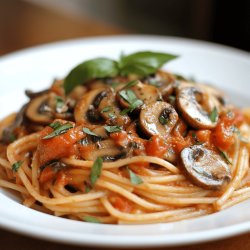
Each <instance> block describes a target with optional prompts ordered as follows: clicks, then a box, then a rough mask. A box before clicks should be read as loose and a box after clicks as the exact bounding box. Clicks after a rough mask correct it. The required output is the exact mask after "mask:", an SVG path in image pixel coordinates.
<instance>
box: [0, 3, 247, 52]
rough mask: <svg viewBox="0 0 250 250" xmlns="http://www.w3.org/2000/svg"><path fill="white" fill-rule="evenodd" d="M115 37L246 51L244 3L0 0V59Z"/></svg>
mask: <svg viewBox="0 0 250 250" xmlns="http://www.w3.org/2000/svg"><path fill="white" fill-rule="evenodd" d="M117 34H156V35H168V36H180V37H187V38H195V39H201V40H207V41H212V42H216V43H221V44H226V45H229V46H233V47H236V48H240V49H243V50H247V51H250V1H249V0H240V1H228V0H220V1H218V0H217V1H216V0H184V1H183V0H0V55H4V54H6V53H9V52H12V51H15V50H18V49H22V48H26V47H30V46H33V45H38V44H42V43H47V42H53V41H58V40H63V39H70V38H79V37H89V36H100V35H117Z"/></svg>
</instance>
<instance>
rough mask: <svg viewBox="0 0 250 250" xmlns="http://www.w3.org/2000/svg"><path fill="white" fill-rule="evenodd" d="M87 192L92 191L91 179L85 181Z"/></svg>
mask: <svg viewBox="0 0 250 250" xmlns="http://www.w3.org/2000/svg"><path fill="white" fill-rule="evenodd" d="M84 186H85V193H89V192H90V191H91V185H90V183H89V181H84Z"/></svg>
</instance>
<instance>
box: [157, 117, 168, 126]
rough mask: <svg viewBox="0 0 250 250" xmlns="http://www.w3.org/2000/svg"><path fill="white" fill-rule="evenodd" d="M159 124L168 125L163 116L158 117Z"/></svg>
mask: <svg viewBox="0 0 250 250" xmlns="http://www.w3.org/2000/svg"><path fill="white" fill-rule="evenodd" d="M159 122H160V123H161V124H162V125H166V124H167V123H168V119H166V118H165V117H163V116H160V117H159Z"/></svg>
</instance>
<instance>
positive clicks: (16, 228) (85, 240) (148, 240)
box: [0, 34, 250, 248]
mask: <svg viewBox="0 0 250 250" xmlns="http://www.w3.org/2000/svg"><path fill="white" fill-rule="evenodd" d="M142 38H143V39H147V38H148V39H156V40H168V41H176V42H182V43H189V44H192V45H194V44H198V45H201V46H203V47H204V46H207V47H209V48H211V47H212V48H214V49H216V50H217V51H224V52H225V53H227V52H228V51H230V53H234V54H236V55H240V56H242V57H244V58H246V59H247V60H249V59H250V53H249V52H247V51H244V50H240V49H237V48H233V47H230V46H226V45H222V44H217V43H212V42H207V41H202V40H197V39H189V38H182V37H175V36H162V35H130V34H129V35H111V36H98V37H87V38H77V39H66V40H62V41H56V42H51V43H46V44H42V45H36V46H32V47H29V48H24V49H21V50H18V51H14V52H12V53H8V54H4V55H2V56H0V63H4V61H5V60H9V59H12V58H15V57H18V56H22V55H23V54H27V53H33V52H34V51H37V50H41V49H42V50H43V49H44V50H47V49H53V48H54V47H59V46H61V47H63V46H69V45H73V44H74V43H79V42H91V41H96V42H100V41H102V40H107V41H108V40H116V39H118V40H120V39H127V40H131V39H132V40H133V39H142ZM9 222H12V223H10V224H9ZM0 224H1V225H0V227H1V228H4V229H7V230H9V231H12V232H17V233H19V234H24V235H27V236H29V237H35V238H39V239H43V240H49V241H56V242H60V243H67V244H71V245H82V246H83V245H88V246H99V247H100V246H106V247H107V246H108V247H112V248H113V247H132V246H133V247H152V246H158V247H159V246H181V245H187V244H194V243H201V242H204V241H213V240H218V239H223V238H227V237H231V236H234V235H238V234H241V233H243V232H249V231H250V222H244V223H238V224H235V225H230V226H225V227H220V228H216V229H208V230H205V231H201V232H192V233H181V234H171V235H167V236H165V237H164V235H153V236H150V237H145V235H141V236H127V235H126V236H119V235H104V236H103V237H99V239H98V241H96V240H93V239H92V238H93V237H96V235H94V236H93V235H90V234H86V233H85V232H84V233H83V234H82V238H81V239H76V238H77V237H76V238H75V240H72V238H71V237H72V235H71V234H74V233H71V232H61V235H58V230H55V229H49V230H45V231H44V232H42V233H41V229H43V227H41V226H38V225H27V224H25V230H24V229H23V228H22V225H24V223H20V222H13V220H11V219H8V218H2V217H0ZM106 226H109V225H106ZM39 230H40V231H39ZM50 233H51V235H50ZM62 234H63V236H62ZM77 235H78V234H77ZM112 237H113V238H112ZM177 237H178V238H179V237H183V238H182V240H181V241H179V240H178V238H177ZM131 238H133V240H132V241H129V239H131ZM171 238H172V239H171ZM112 241H113V242H112Z"/></svg>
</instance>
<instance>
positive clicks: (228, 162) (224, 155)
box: [218, 148, 232, 164]
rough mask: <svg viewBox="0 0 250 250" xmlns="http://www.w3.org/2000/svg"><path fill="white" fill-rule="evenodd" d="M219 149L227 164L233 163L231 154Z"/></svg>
mask: <svg viewBox="0 0 250 250" xmlns="http://www.w3.org/2000/svg"><path fill="white" fill-rule="evenodd" d="M218 150H219V153H220V155H221V157H222V158H223V159H224V160H225V162H226V163H227V164H232V161H231V159H230V158H229V156H228V155H227V154H226V152H224V151H222V150H221V149H219V148H218Z"/></svg>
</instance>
